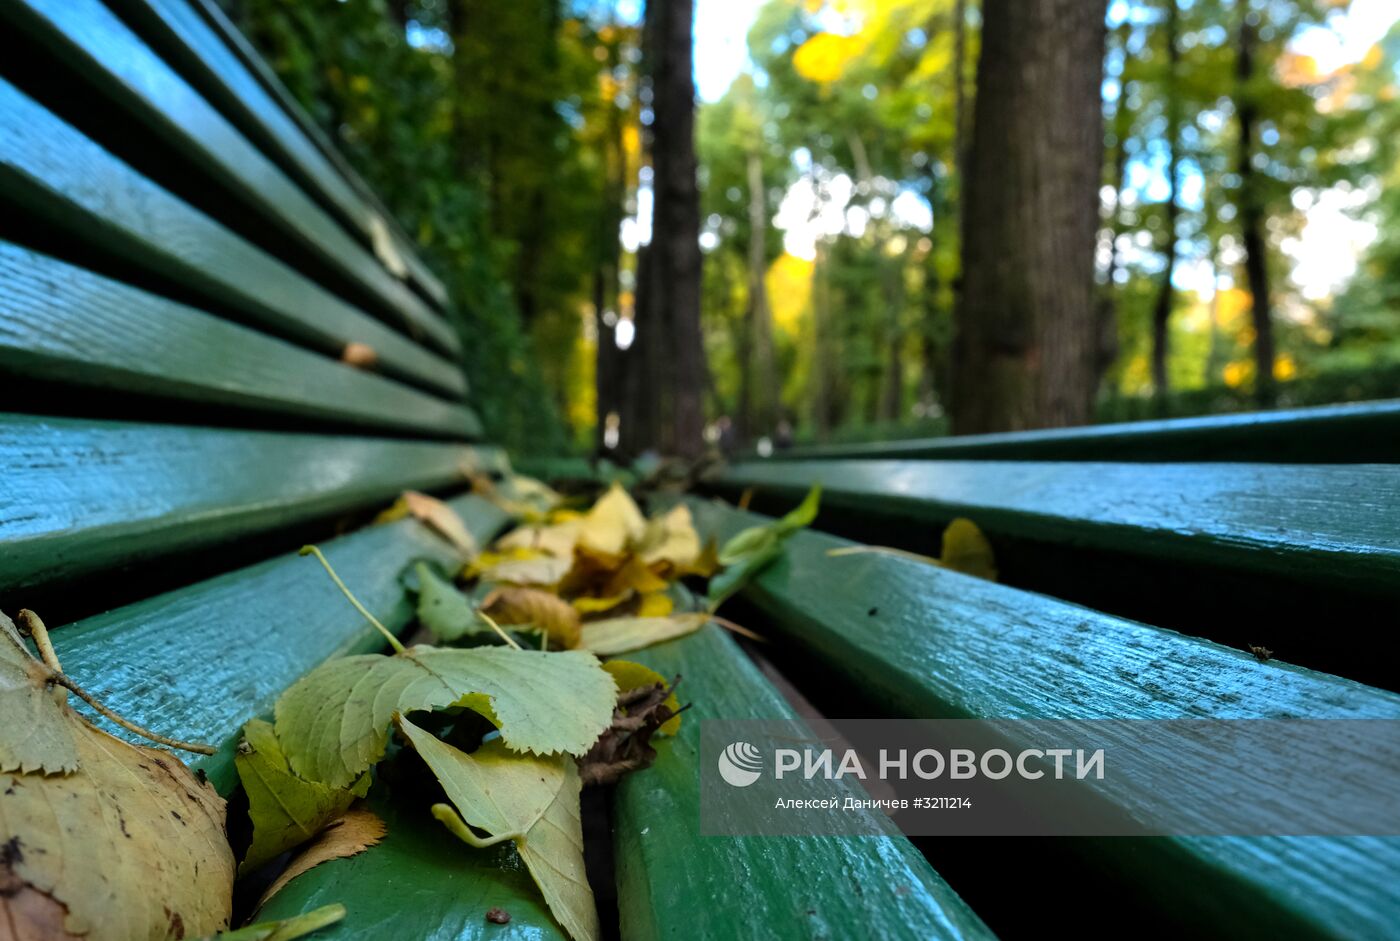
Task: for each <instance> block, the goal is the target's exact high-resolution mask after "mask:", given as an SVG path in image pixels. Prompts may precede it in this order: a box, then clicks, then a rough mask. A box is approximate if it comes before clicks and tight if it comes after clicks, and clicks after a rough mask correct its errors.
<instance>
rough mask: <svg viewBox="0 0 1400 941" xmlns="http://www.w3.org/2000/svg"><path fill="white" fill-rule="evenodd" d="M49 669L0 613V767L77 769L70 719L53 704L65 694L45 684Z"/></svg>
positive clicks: (46, 769)
mask: <svg viewBox="0 0 1400 941" xmlns="http://www.w3.org/2000/svg"><path fill="white" fill-rule="evenodd" d="M48 676H49V669H48V667H46V666H45V665H44V664H42V663H40V662H39V661H38V660H36V659H35V658H34V657H33V656H32V655H31V654H30V653H29V650H28V648H26V647H25V645H24V641H23V640H22V639H21V638H20V635H19V631H18V630H17V629H16V628H15V622H14V621H11V620H10V619H9V618H8V617H6V616H5V614H4V613H3V612H0V716H4V717H5V720H4V723H3V724H0V771H20V772H25V773H28V772H31V771H43V772H45V773H49V774H59V773H67V772H70V771H75V770H77V767H78V750H77V746H76V745H75V744H74V742H73V731H72V723H71V722H70V721H69V719H68V717H67V716H66V715H65V714H64V711H63V709H59V708H55V705H56V704H59V703H63V702H64V701H65V696H66V693H64V691H63V690H61V689H57V688H51V687H50V686H49V685H48V684H47V683H46V680H47V678H48Z"/></svg>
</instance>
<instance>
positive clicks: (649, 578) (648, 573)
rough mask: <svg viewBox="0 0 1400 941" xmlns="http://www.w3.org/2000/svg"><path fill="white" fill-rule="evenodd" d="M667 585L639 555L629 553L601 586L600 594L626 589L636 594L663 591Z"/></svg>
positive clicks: (611, 593)
mask: <svg viewBox="0 0 1400 941" xmlns="http://www.w3.org/2000/svg"><path fill="white" fill-rule="evenodd" d="M668 586H669V583H668V582H667V581H666V579H664V578H662V577H661V576H659V575H657V574H656V573H655V572H653V571H652V570H651V569H650V568H649V567H648V566H647V564H646V563H645V562H643V561H642V559H641V556H637V555H630V556H628V557H627V561H625V562H624V563H623V564H622V566H621V567H620V568H618V569H617V570H616V571H615V572H614V573H613V575H612V577H611V578H609V579H608V581H607V584H605V585H604V586H603V589H602V591H601V594H603V595H620V594H622V593H623V592H626V591H634V592H636V593H637V594H646V593H647V592H654V591H665V590H666V588H667V587H668Z"/></svg>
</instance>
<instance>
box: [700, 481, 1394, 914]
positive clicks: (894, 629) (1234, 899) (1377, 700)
mask: <svg viewBox="0 0 1400 941" xmlns="http://www.w3.org/2000/svg"><path fill="white" fill-rule="evenodd" d="M691 506H692V509H693V511H694V512H695V514H696V520H697V526H698V527H699V529H700V531H701V533H702V535H711V534H713V535H717V536H719V537H720V538H724V537H725V536H728V535H732V534H733V533H734V532H737V531H738V530H739V529H740V528H742V527H743V526H748V525H753V524H754V523H755V522H761V521H762V520H763V518H762V517H758V516H756V515H754V514H748V513H741V512H739V511H737V510H733V509H731V508H728V507H725V506H722V505H720V504H717V503H711V502H704V501H699V500H694V501H692V502H691ZM843 545H850V543H848V542H846V541H845V540H841V539H837V538H835V537H832V536H828V535H825V534H823V533H818V532H814V531H808V532H803V533H799V534H798V535H796V536H795V537H794V538H793V539H792V540H790V541H789V543H788V544H787V549H786V551H785V554H784V555H783V556H782V557H781V558H780V559H779V560H778V561H777V562H776V563H774V565H772V566H771V567H770V568H768V569H767V570H765V571H764V572H763V573H762V574H761V575H760V576H759V577H758V578H757V579H756V580H755V582H754V583H752V584H751V585H750V587H749V588H747V589H746V590H745V592H744V597H745V598H746V599H747V600H748V601H750V602H752V603H753V604H754V605H755V606H756V607H757V609H758V610H759V611H760V612H761V613H762V614H763V615H764V616H765V617H766V619H767V620H765V621H764V622H763V623H762V624H755V625H754V626H755V627H757V628H759V629H761V630H763V631H764V632H765V633H768V634H770V635H771V636H772V639H773V641H774V643H775V644H779V645H781V644H792V645H797V646H800V647H801V648H802V649H803V650H804V651H805V652H806V653H807V654H809V655H810V656H811V657H813V658H814V659H815V660H816V661H818V662H819V663H821V664H823V665H824V666H825V668H826V669H827V670H828V671H829V673H830V675H832V676H836V677H840V678H842V679H843V680H844V681H845V682H846V683H847V684H849V688H850V689H853V690H859V691H860V695H861V696H862V697H863V699H864V700H865V701H866V702H867V703H869V704H870V706H871V707H872V708H874V709H875V710H877V711H878V713H879V714H883V715H887V716H893V717H898V716H909V717H928V718H972V717H979V718H1042V719H1055V718H1086V719H1087V718H1120V719H1137V718H1142V719H1148V718H1163V719H1166V718H1188V717H1215V718H1241V719H1245V718H1289V717H1310V718H1388V719H1394V718H1400V696H1397V695H1395V694H1393V693H1387V692H1382V691H1380V690H1376V689H1373V688H1370V687H1367V686H1363V685H1361V684H1359V683H1354V682H1351V681H1349V680H1344V679H1340V678H1338V677H1333V676H1328V675H1326V674H1320V673H1314V672H1312V671H1310V670H1305V669H1302V668H1300V667H1295V666H1290V665H1288V664H1285V663H1280V662H1277V661H1271V662H1270V663H1268V664H1260V663H1258V662H1257V661H1255V660H1254V658H1253V657H1251V656H1250V655H1249V654H1248V653H1245V652H1243V651H1238V650H1232V649H1229V648H1225V647H1220V646H1217V645H1215V644H1211V643H1208V642H1205V641H1200V640H1196V639H1193V638H1190V637H1186V636H1183V635H1180V634H1176V633H1174V632H1171V631H1165V630H1161V629H1158V628H1153V627H1149V626H1146V625H1143V624H1138V623H1135V622H1131V621H1124V620H1121V619H1118V618H1113V617H1109V616H1107V615H1103V614H1099V613H1097V612H1094V611H1091V610H1089V609H1086V608H1081V607H1078V606H1075V605H1071V604H1067V603H1065V602H1062V601H1056V600H1054V599H1051V598H1047V597H1044V596H1041V595H1035V594H1031V593H1028V592H1023V591H1019V590H1017V589H1014V588H1009V587H1007V586H1004V585H997V584H994V583H992V582H986V581H981V580H979V579H975V578H971V577H968V576H965V575H960V574H958V573H956V572H950V571H946V570H943V569H939V568H936V567H933V566H929V565H925V564H921V563H918V562H911V561H907V560H904V559H897V558H891V557H888V556H871V555H865V556H848V557H844V558H831V557H829V556H827V551H828V550H829V549H832V548H835V547H838V546H843ZM692 695H695V693H694V691H692ZM1085 845H1086V846H1095V847H1097V850H1098V851H1099V852H1100V853H1102V854H1103V855H1104V856H1105V857H1106V858H1107V859H1108V860H1109V861H1110V864H1111V865H1112V866H1114V867H1116V868H1119V869H1121V870H1122V871H1123V872H1124V873H1125V874H1128V876H1129V877H1130V878H1132V879H1133V880H1134V881H1136V882H1137V884H1138V885H1140V886H1142V887H1144V889H1145V890H1146V891H1149V892H1152V893H1155V894H1156V896H1157V898H1158V902H1159V904H1160V905H1161V906H1162V908H1163V909H1164V910H1167V911H1172V912H1177V911H1186V912H1194V913H1195V914H1196V915H1197V917H1198V918H1199V920H1200V923H1201V924H1203V925H1209V926H1211V928H1212V930H1213V932H1214V933H1216V934H1219V935H1221V936H1226V937H1231V936H1233V937H1243V936H1248V937H1270V936H1274V937H1314V936H1316V937H1334V938H1374V937H1382V936H1389V935H1390V934H1391V933H1392V932H1393V930H1394V926H1395V925H1396V924H1400V881H1397V880H1396V878H1395V874H1396V873H1397V872H1400V840H1396V839H1381V838H1359V837H1358V838H1346V839H1334V838H1317V837H1268V838H1258V837H1249V838H1246V837H1190V838H1176V839H1164V840H1155V839H1154V840H1126V839H1120V840H1106V841H1100V842H1099V843H1086V844H1085ZM1096 904H1097V902H1096Z"/></svg>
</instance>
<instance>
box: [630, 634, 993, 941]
mask: <svg viewBox="0 0 1400 941" xmlns="http://www.w3.org/2000/svg"><path fill="white" fill-rule="evenodd" d="M627 659H630V660H636V661H638V662H641V663H644V664H646V665H647V666H649V667H651V668H652V669H654V670H656V671H657V672H659V673H661V674H662V675H663V676H668V677H669V676H675V675H676V674H680V675H681V676H682V678H683V681H682V685H681V687H680V689H679V693H680V696H681V698H682V701H684V702H691V703H694V706H693V707H692V708H691V709H690V710H689V711H688V712H687V713H686V714H685V718H684V720H683V722H682V725H681V732H680V734H679V735H678V736H677V737H676V738H674V739H666V740H653V741H654V744H657V753H658V757H657V760H656V764H655V765H653V766H652V767H651V768H649V769H648V770H646V771H643V772H641V773H639V774H632V775H629V776H627V777H626V778H624V779H623V780H622V781H621V782H620V783H619V785H618V788H617V796H616V803H615V823H614V828H613V833H614V857H615V859H616V861H617V863H616V864H617V871H618V875H617V882H618V907H619V910H620V916H621V928H622V936H623V937H624V938H629V939H639V941H641V939H646V941H650V939H658V938H725V939H736V941H737V939H755V941H758V939H768V938H780V937H790V938H820V937H826V938H856V937H861V938H881V939H909V941H924V939H934V938H990V937H992V935H991V934H990V932H988V931H987V929H986V927H985V926H984V925H983V924H982V922H981V920H980V919H978V917H977V916H976V915H975V914H973V913H972V911H971V910H970V909H969V908H968V907H967V906H966V905H965V904H964V903H963V902H962V900H961V899H959V898H958V896H957V895H956V893H954V891H953V890H952V889H951V888H949V886H948V884H947V883H946V882H944V881H943V879H942V878H941V877H939V875H938V874H937V873H936V872H934V871H933V869H932V868H930V867H929V865H928V863H927V862H925V860H924V858H923V857H922V856H921V855H919V852H918V850H916V849H914V847H913V846H911V845H910V844H909V842H908V841H907V840H905V839H904V838H903V837H892V838H883V837H816V836H805V837H782V838H744V837H719V836H706V837H701V836H700V833H699V813H700V781H699V773H700V771H699V767H698V762H699V748H700V723H701V722H703V721H704V720H706V719H785V720H796V719H797V716H796V714H795V713H794V712H793V710H792V709H791V707H789V706H788V704H787V703H786V701H785V700H783V698H782V697H781V696H780V695H779V693H778V692H777V690H775V689H774V688H773V686H772V684H770V683H769V682H768V681H767V680H766V679H764V678H763V676H762V674H761V673H759V672H758V670H757V668H755V667H754V665H753V664H752V663H751V662H749V660H748V658H747V657H745V656H744V655H743V653H741V652H740V651H739V649H738V648H737V647H736V646H735V645H734V643H733V641H731V640H730V639H729V638H728V637H727V636H726V635H725V634H724V632H723V631H721V630H720V629H719V628H718V627H715V626H713V625H711V626H709V627H706V628H702V629H701V630H700V631H699V632H698V633H695V634H692V635H690V636H689V637H686V638H683V639H681V640H676V641H672V642H670V643H666V644H660V645H657V646H655V647H650V648H647V649H646V650H641V651H637V652H635V653H632V654H628V655H627Z"/></svg>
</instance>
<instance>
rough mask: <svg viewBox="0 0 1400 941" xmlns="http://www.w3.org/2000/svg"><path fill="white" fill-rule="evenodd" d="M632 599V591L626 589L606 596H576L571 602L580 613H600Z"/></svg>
mask: <svg viewBox="0 0 1400 941" xmlns="http://www.w3.org/2000/svg"><path fill="white" fill-rule="evenodd" d="M631 599H632V592H631V591H625V592H623V593H622V594H620V595H610V596H608V597H606V598H587V597H585V598H575V599H574V600H573V601H572V602H570V603H571V604H572V605H573V606H574V610H575V611H577V612H578V613H579V614H599V613H601V612H603V611H611V610H612V609H613V608H616V607H617V606H618V605H620V604H622V603H623V602H625V601H630V600H631Z"/></svg>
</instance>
